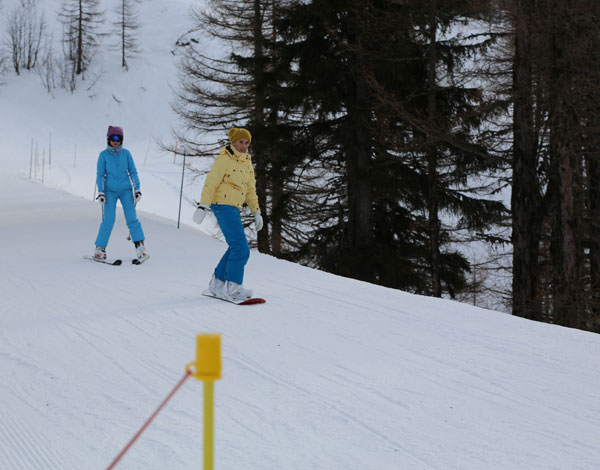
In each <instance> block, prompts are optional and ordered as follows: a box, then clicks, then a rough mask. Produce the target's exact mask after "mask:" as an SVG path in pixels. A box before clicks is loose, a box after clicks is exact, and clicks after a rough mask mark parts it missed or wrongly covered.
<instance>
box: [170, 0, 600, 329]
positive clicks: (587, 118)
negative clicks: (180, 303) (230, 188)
mask: <svg viewBox="0 0 600 470" xmlns="http://www.w3.org/2000/svg"><path fill="white" fill-rule="evenodd" d="M192 14H193V18H194V22H195V30H194V31H192V32H190V33H188V34H187V35H186V37H187V38H188V40H187V41H184V43H182V44H181V45H182V46H184V48H185V51H186V52H185V55H184V59H183V60H182V62H181V66H180V87H179V90H178V92H177V98H176V100H175V101H174V103H173V107H174V109H175V110H176V111H177V112H178V113H179V114H180V116H181V117H182V118H183V119H184V122H185V124H186V127H185V128H184V129H182V130H180V131H179V132H178V133H177V134H176V138H177V141H178V144H180V145H181V146H180V148H182V147H183V146H185V147H186V148H188V149H193V151H192V152H191V153H192V154H193V155H194V156H197V157H205V156H214V151H215V148H216V147H217V146H218V145H220V144H221V143H222V142H219V139H220V138H221V137H222V136H223V135H224V131H225V130H226V129H227V128H228V127H231V126H236V127H247V128H248V129H249V130H250V131H251V132H252V135H253V140H252V146H251V152H252V154H253V159H254V162H255V167H256V178H257V189H258V193H259V198H260V205H261V208H262V212H263V216H264V219H265V222H266V224H265V228H264V229H263V230H262V231H261V232H259V233H258V239H257V240H258V241H257V244H258V249H259V250H260V251H261V252H263V253H268V254H271V255H273V256H276V257H278V258H283V259H287V260H291V261H294V262H298V263H302V264H306V265H309V266H314V267H317V268H319V269H323V270H326V271H329V272H332V273H336V274H340V275H343V276H347V277H352V278H356V279H360V280H364V281H368V282H373V283H377V284H381V285H384V286H388V287H393V288H397V289H403V290H406V291H410V292H414V293H418V294H423V295H429V296H435V297H447V298H457V299H460V300H463V301H465V300H468V299H476V298H477V296H478V295H485V293H486V291H487V293H488V294H489V291H490V289H491V290H494V288H490V285H489V283H487V284H486V282H484V281H485V278H486V275H484V273H487V275H492V276H493V275H496V276H498V278H501V277H502V276H507V279H509V281H508V282H507V283H505V285H504V287H498V286H497V287H496V288H495V294H496V295H498V296H501V297H502V298H503V300H504V302H505V303H506V305H507V308H508V310H509V311H510V312H511V313H512V314H514V315H518V316H522V317H526V318H530V319H533V320H539V321H544V322H549V323H555V324H559V325H564V326H569V327H574V328H580V329H584V330H589V331H594V332H600V285H599V281H600V232H599V231H597V225H598V223H599V222H598V221H599V218H598V212H599V211H600V159H599V158H600V155H599V150H600V132H599V131H600V129H599V125H600V90H599V88H598V84H599V83H600V60H599V59H600V58H599V57H598V56H599V55H600V48H599V47H598V45H599V44H600V41H599V40H600V17H599V14H600V3H598V2H590V1H589V0H587V1H584V0H544V1H535V0H506V1H491V0H490V1H485V0H480V1H478V0H473V1H457V0H444V1H442V0H387V1H384V0H313V1H308V0H306V1H288V0H281V1H280V0H269V1H263V0H236V1H232V0H218V1H213V2H208V5H207V7H206V8H204V9H199V8H197V9H194V10H193V12H192ZM195 34H201V35H203V36H204V37H206V36H208V37H210V38H212V39H215V40H218V41H219V43H220V44H224V47H223V48H222V49H221V50H222V52H223V53H222V54H220V55H211V53H210V51H207V50H206V49H205V48H203V47H201V46H200V45H199V44H200V41H197V40H194V37H195V36H194V35H195ZM207 135H213V136H215V137H214V142H212V143H210V144H206V136H207ZM188 151H189V150H188ZM188 155H189V154H188ZM507 194H509V195H510V196H507ZM469 247H477V251H478V252H479V253H486V254H487V255H486V256H487V257H484V258H485V259H482V258H481V256H479V257H478V259H477V260H474V259H471V258H470V256H469V255H468V253H469ZM494 272H495V274H493V273H494ZM475 273H480V275H479V276H477V275H475ZM474 301H475V300H474Z"/></svg>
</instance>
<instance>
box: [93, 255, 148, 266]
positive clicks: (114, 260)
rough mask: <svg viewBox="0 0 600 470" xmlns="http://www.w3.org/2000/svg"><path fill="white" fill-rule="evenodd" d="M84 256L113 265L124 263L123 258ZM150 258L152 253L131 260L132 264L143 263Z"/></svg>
mask: <svg viewBox="0 0 600 470" xmlns="http://www.w3.org/2000/svg"><path fill="white" fill-rule="evenodd" d="M84 258H85V259H91V260H92V261H96V262H97V263H104V264H110V265H111V266H121V264H123V260H122V259H108V258H107V259H98V258H94V257H93V256H84ZM148 258H150V255H146V256H144V257H143V258H133V259H132V260H131V264H142V263H143V262H144V261H146V260H147V259H148Z"/></svg>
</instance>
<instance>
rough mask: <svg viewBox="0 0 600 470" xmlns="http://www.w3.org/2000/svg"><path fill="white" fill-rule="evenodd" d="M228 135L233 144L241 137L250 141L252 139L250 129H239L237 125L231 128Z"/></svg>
mask: <svg viewBox="0 0 600 470" xmlns="http://www.w3.org/2000/svg"><path fill="white" fill-rule="evenodd" d="M227 135H228V137H229V142H231V143H232V144H235V143H236V142H237V141H238V140H240V139H248V140H249V141H252V135H251V134H250V131H249V130H248V129H238V128H237V127H232V128H231V129H229V132H228V133H227Z"/></svg>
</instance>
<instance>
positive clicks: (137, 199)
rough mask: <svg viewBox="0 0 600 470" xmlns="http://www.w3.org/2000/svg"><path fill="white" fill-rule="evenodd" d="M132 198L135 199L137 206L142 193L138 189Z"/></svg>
mask: <svg viewBox="0 0 600 470" xmlns="http://www.w3.org/2000/svg"><path fill="white" fill-rule="evenodd" d="M133 198H134V199H135V203H136V204H137V203H138V202H140V199H142V192H141V191H140V190H139V189H138V190H137V191H135V193H134V194H133Z"/></svg>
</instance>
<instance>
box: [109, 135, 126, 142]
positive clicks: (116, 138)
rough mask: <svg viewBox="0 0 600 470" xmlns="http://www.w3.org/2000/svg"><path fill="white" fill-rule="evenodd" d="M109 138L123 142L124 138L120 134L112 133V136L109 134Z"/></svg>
mask: <svg viewBox="0 0 600 470" xmlns="http://www.w3.org/2000/svg"><path fill="white" fill-rule="evenodd" d="M108 139H109V140H110V141H111V142H121V141H122V140H123V137H121V136H120V135H111V136H108Z"/></svg>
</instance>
